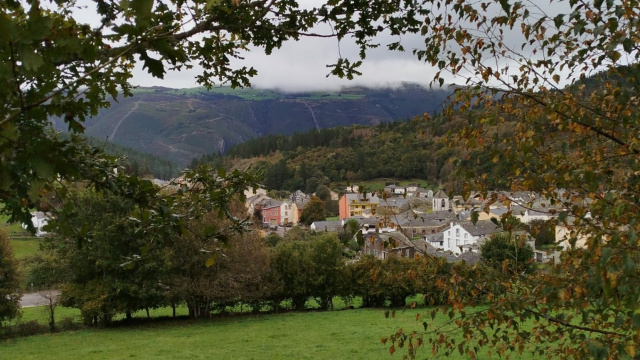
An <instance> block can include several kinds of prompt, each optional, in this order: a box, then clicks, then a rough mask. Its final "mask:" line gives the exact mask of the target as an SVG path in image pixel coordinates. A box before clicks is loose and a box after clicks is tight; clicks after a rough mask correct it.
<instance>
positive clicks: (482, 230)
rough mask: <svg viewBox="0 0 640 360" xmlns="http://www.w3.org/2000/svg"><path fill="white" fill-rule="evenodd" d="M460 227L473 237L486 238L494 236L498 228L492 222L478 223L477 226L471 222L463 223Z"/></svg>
mask: <svg viewBox="0 0 640 360" xmlns="http://www.w3.org/2000/svg"><path fill="white" fill-rule="evenodd" d="M459 225H460V226H461V227H462V228H463V229H465V230H466V231H467V232H468V233H469V234H471V235H473V236H484V235H489V234H493V233H495V232H496V230H497V229H498V226H497V225H496V224H494V223H493V222H491V221H488V220H487V221H478V222H476V223H475V225H474V224H473V223H472V222H470V221H461V222H460V223H459Z"/></svg>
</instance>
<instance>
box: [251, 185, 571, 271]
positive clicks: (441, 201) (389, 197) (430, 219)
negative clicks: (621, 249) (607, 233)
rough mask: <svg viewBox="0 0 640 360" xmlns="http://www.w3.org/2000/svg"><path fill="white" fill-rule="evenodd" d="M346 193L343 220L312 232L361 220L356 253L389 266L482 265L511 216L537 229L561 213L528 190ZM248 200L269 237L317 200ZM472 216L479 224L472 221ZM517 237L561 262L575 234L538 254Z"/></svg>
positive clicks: (414, 188) (256, 195) (562, 230)
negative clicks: (424, 261) (391, 262)
mask: <svg viewBox="0 0 640 360" xmlns="http://www.w3.org/2000/svg"><path fill="white" fill-rule="evenodd" d="M345 191H346V192H345V193H344V194H343V195H342V196H340V197H339V201H338V202H339V214H340V215H339V220H329V221H315V222H313V223H312V224H311V225H310V226H309V230H311V231H314V232H335V233H340V232H342V231H344V227H345V224H346V223H347V221H351V220H354V221H357V223H358V227H359V230H358V233H361V235H362V237H363V238H364V239H365V241H363V243H364V245H363V246H362V248H361V251H360V252H359V253H358V254H359V255H362V254H367V255H373V256H374V257H377V258H379V259H383V260H384V259H386V258H387V257H388V256H390V255H392V254H394V255H397V256H400V257H416V256H421V255H422V254H431V255H435V256H441V257H445V258H447V259H448V260H450V261H457V260H465V261H467V262H470V263H474V262H476V261H478V260H479V256H480V248H481V246H482V245H483V244H484V243H485V241H486V240H487V239H489V238H490V237H491V236H494V235H496V234H498V233H501V232H503V230H502V229H501V228H500V227H499V226H498V225H497V223H499V222H500V220H502V219H503V218H504V217H506V216H507V215H511V216H512V217H514V218H516V219H518V221H519V222H521V223H522V224H531V223H532V222H533V221H536V220H540V221H547V220H551V219H553V218H556V217H557V216H558V214H559V213H561V211H562V209H558V208H556V207H553V206H551V205H550V204H549V203H548V202H547V201H545V200H544V199H543V198H542V197H541V196H540V195H539V194H536V193H533V192H526V191H522V192H509V191H496V192H490V193H488V194H485V195H483V194H481V193H479V192H472V193H471V194H470V195H469V196H468V197H467V198H463V197H462V196H460V195H456V196H452V197H450V196H449V195H447V193H446V192H445V191H444V190H442V189H441V190H438V191H436V192H434V191H433V190H428V189H425V188H421V187H420V186H418V185H417V184H410V185H406V186H399V185H396V184H389V185H387V186H385V188H384V190H383V191H381V192H379V193H376V192H373V193H366V192H358V188H357V186H352V187H348V188H347V189H345ZM245 195H246V196H247V200H246V208H247V211H248V213H249V214H252V215H257V214H259V216H260V218H261V219H262V223H263V227H264V228H265V229H269V230H271V231H276V230H278V229H279V228H284V229H286V227H291V226H292V225H293V224H298V223H299V219H300V215H301V213H302V211H303V209H304V208H305V206H306V204H307V203H308V202H309V200H310V198H311V196H312V195H309V194H305V193H303V192H302V191H299V190H298V191H296V192H294V193H293V194H291V196H290V197H289V198H288V199H281V200H276V199H273V198H271V197H269V196H268V195H267V192H266V190H264V189H257V190H255V191H254V190H252V189H250V190H249V191H248V192H247V193H245ZM334 196H336V197H337V194H334ZM474 213H475V215H472V214H474ZM474 216H477V219H476V221H472V217H474ZM492 220H493V221H492ZM356 235H358V234H356ZM511 235H512V236H520V237H521V238H523V239H524V240H525V241H526V242H527V244H528V245H530V246H531V247H532V248H533V249H534V256H535V261H537V262H546V261H549V260H553V259H557V258H558V256H559V253H558V251H559V250H563V249H566V248H568V247H569V242H568V239H569V237H570V236H571V235H573V234H572V233H571V231H570V230H569V228H568V227H567V226H565V225H563V224H562V223H557V224H556V225H555V243H556V245H557V246H555V247H554V248H553V250H552V251H549V249H536V248H535V241H534V240H533V237H532V236H531V234H529V233H527V232H526V231H523V230H519V231H517V232H514V233H512V234H511ZM354 237H355V235H354ZM583 242H584V241H580V240H579V241H578V243H577V246H583V245H584V244H583Z"/></svg>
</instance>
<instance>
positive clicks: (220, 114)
mask: <svg viewBox="0 0 640 360" xmlns="http://www.w3.org/2000/svg"><path fill="white" fill-rule="evenodd" d="M449 94H450V92H448V91H445V90H429V89H425V88H424V87H422V86H420V85H415V84H407V83H405V84H403V85H401V86H400V87H398V88H364V87H353V88H345V89H342V90H340V91H338V92H322V91H319V92H304V93H301V92H299V93H288V92H282V91H277V90H269V89H231V88H228V87H227V88H224V87H223V88H213V89H211V90H206V89H203V88H192V89H169V88H162V87H153V88H137V89H134V94H133V96H132V97H128V98H124V99H121V100H120V101H118V102H113V103H112V105H111V107H109V108H107V109H103V110H102V111H101V112H100V113H99V114H98V115H97V116H95V117H93V118H90V119H88V120H87V121H86V123H85V128H86V130H85V134H86V135H88V136H92V137H96V138H99V139H107V140H109V141H111V142H114V143H116V144H119V145H124V146H128V147H131V148H133V149H135V150H138V151H141V152H146V153H149V154H153V155H156V156H160V157H163V158H165V159H167V160H170V161H174V162H176V163H178V164H180V165H181V166H186V165H187V164H189V162H190V161H191V160H192V159H193V158H197V157H200V156H202V155H203V154H209V153H214V152H221V153H224V152H225V151H226V150H227V149H228V148H229V147H231V146H233V145H236V144H239V143H242V142H244V141H246V140H248V139H252V138H256V137H260V136H265V135H274V134H275V135H292V134H294V133H297V132H305V131H308V130H312V129H321V128H332V127H336V126H350V125H356V124H358V125H376V124H380V123H383V122H390V121H395V120H399V119H407V118H411V117H413V116H416V115H422V114H423V113H425V112H428V113H431V114H433V113H437V112H439V110H440V108H441V104H442V102H443V101H444V100H445V99H446V97H447V96H448V95H449ZM53 124H54V127H55V128H57V129H59V130H66V125H65V124H64V123H63V121H62V120H61V119H53Z"/></svg>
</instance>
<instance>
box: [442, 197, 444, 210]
mask: <svg viewBox="0 0 640 360" xmlns="http://www.w3.org/2000/svg"><path fill="white" fill-rule="evenodd" d="M442 208H443V209H444V199H442Z"/></svg>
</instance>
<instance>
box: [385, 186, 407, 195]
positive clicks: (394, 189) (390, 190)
mask: <svg viewBox="0 0 640 360" xmlns="http://www.w3.org/2000/svg"><path fill="white" fill-rule="evenodd" d="M384 192H386V193H387V194H392V195H403V194H405V193H406V192H407V189H405V188H404V187H402V186H399V185H396V184H389V185H387V186H385V187H384Z"/></svg>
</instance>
